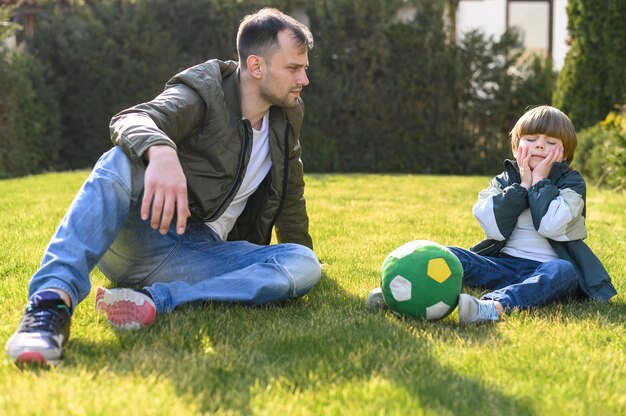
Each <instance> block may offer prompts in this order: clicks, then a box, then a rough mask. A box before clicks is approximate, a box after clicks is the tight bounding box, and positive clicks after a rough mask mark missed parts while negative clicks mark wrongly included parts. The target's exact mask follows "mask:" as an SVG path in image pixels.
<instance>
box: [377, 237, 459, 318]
mask: <svg viewBox="0 0 626 416" xmlns="http://www.w3.org/2000/svg"><path fill="white" fill-rule="evenodd" d="M462 279H463V266H461V262H460V261H459V259H458V258H457V257H456V256H455V255H454V254H452V252H451V251H450V250H448V249H447V248H446V247H444V246H442V245H440V244H437V243H433V242H432V241H425V240H416V241H411V242H408V243H406V244H404V245H402V246H400V247H398V248H397V249H395V250H394V251H392V252H391V253H390V254H389V255H388V256H387V257H386V258H385V261H384V262H383V267H382V284H381V287H382V292H383V299H385V303H387V306H389V309H391V311H392V312H394V313H396V314H398V315H402V316H408V317H411V318H421V319H427V320H436V319H441V318H444V317H446V316H447V315H448V314H449V313H450V312H452V311H453V310H454V308H456V305H457V301H458V298H459V293H461V281H462Z"/></svg>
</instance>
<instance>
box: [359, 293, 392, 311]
mask: <svg viewBox="0 0 626 416" xmlns="http://www.w3.org/2000/svg"><path fill="white" fill-rule="evenodd" d="M365 309H367V310H368V311H381V310H387V309H389V307H388V306H387V303H386V302H385V299H384V298H383V291H382V289H381V288H379V287H377V288H376V289H374V290H372V291H371V292H370V294H369V295H367V299H366V300H365Z"/></svg>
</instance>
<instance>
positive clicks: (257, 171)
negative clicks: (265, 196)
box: [206, 111, 272, 240]
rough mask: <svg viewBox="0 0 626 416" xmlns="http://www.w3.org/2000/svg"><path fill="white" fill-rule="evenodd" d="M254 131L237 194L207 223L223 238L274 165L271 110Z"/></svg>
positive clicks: (224, 238)
mask: <svg viewBox="0 0 626 416" xmlns="http://www.w3.org/2000/svg"><path fill="white" fill-rule="evenodd" d="M252 133H253V136H254V137H253V140H252V153H251V154H250V162H249V163H248V166H247V168H246V173H245V175H244V177H243V180H242V182H241V186H240V187H239V191H237V195H235V198H234V199H233V201H232V202H231V203H230V205H229V206H228V208H226V211H224V213H223V214H222V215H221V216H220V217H219V218H218V219H217V220H215V221H212V222H207V223H206V224H207V225H208V226H209V227H211V229H212V230H213V231H215V233H216V234H217V235H218V236H219V237H220V238H221V239H222V240H226V237H227V236H228V233H230V231H231V230H232V229H233V227H234V226H235V222H236V221H237V218H239V215H241V213H242V212H243V210H244V208H245V207H246V202H247V201H248V197H249V196H250V195H252V193H254V191H256V189H257V188H258V187H259V185H260V184H261V182H262V181H263V179H265V177H266V176H267V173H268V172H269V170H270V168H271V166H272V160H271V158H270V143H269V111H268V112H267V113H265V115H264V116H263V122H262V123H261V129H260V130H255V129H252Z"/></svg>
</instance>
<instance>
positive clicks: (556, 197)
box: [528, 170, 587, 241]
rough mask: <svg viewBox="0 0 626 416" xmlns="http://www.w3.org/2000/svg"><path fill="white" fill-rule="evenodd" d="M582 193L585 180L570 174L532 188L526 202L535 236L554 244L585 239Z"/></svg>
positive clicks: (542, 181) (546, 179) (537, 184)
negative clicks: (537, 235) (554, 242)
mask: <svg viewBox="0 0 626 416" xmlns="http://www.w3.org/2000/svg"><path fill="white" fill-rule="evenodd" d="M555 182H556V183H555ZM585 192H586V191H585V181H584V179H583V178H582V176H581V175H580V173H578V172H576V171H573V170H572V171H569V172H568V173H566V174H565V175H564V176H563V177H561V178H558V179H557V180H556V181H555V180H554V179H553V178H551V177H549V178H545V179H542V180H541V181H539V182H537V183H536V184H535V185H533V186H532V187H531V188H530V189H529V190H528V202H529V205H530V213H531V215H532V219H533V225H534V226H535V229H536V230H537V232H538V233H539V234H541V235H542V236H544V237H546V238H549V239H552V240H555V241H573V240H581V239H583V238H586V237H587V229H586V227H585V217H584V211H585Z"/></svg>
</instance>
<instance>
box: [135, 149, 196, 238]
mask: <svg viewBox="0 0 626 416" xmlns="http://www.w3.org/2000/svg"><path fill="white" fill-rule="evenodd" d="M146 156H147V159H148V167H147V168H146V173H145V177H144V194H143V200H142V201H141V219H143V220H144V221H145V220H147V219H148V217H150V218H151V219H150V225H151V226H152V228H153V229H155V230H156V229H157V228H158V229H159V232H160V233H161V234H165V233H167V230H168V229H169V228H170V224H171V222H172V218H173V216H174V213H176V233H177V234H183V233H184V232H185V226H186V225H187V217H188V216H189V215H190V213H189V207H188V205H187V180H186V178H185V174H184V173H183V168H182V166H181V165H180V161H179V160H178V155H177V154H176V150H174V149H173V148H171V147H169V146H163V145H161V146H159V145H156V146H152V147H150V148H149V149H148V151H147V152H146ZM151 205H152V213H151V214H150V206H151Z"/></svg>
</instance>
